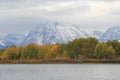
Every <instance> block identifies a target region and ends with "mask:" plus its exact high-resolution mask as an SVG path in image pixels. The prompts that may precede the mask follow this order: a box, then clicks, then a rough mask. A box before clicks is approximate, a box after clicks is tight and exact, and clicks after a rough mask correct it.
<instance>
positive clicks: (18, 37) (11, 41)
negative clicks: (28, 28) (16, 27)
mask: <svg viewBox="0 0 120 80" xmlns="http://www.w3.org/2000/svg"><path fill="white" fill-rule="evenodd" d="M24 38H25V35H24V34H7V35H6V36H5V37H4V38H3V39H1V40H0V48H5V47H7V46H12V45H16V46H20V45H21V43H22V42H23V40H24Z"/></svg>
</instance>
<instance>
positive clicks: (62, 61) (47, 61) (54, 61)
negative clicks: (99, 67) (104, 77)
mask: <svg viewBox="0 0 120 80" xmlns="http://www.w3.org/2000/svg"><path fill="white" fill-rule="evenodd" d="M75 63H120V59H42V60H33V59H32V60H0V64H75Z"/></svg>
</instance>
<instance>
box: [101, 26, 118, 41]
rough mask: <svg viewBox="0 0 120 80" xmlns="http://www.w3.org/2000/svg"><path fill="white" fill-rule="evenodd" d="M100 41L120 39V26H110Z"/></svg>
mask: <svg viewBox="0 0 120 80" xmlns="http://www.w3.org/2000/svg"><path fill="white" fill-rule="evenodd" d="M99 40H100V41H104V42H105V41H108V40H120V26H117V27H112V28H109V29H108V30H107V31H106V32H105V33H104V34H103V35H102V36H101V37H100V39H99Z"/></svg>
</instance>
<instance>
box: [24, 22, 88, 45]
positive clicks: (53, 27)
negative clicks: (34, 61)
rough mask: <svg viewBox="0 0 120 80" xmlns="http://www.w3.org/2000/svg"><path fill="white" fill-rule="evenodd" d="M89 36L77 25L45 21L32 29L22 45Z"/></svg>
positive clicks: (65, 40)
mask: <svg viewBox="0 0 120 80" xmlns="http://www.w3.org/2000/svg"><path fill="white" fill-rule="evenodd" d="M80 37H85V38H86V37H89V35H88V34H87V33H86V32H84V31H81V30H80V28H79V27H77V26H74V25H70V24H61V23H57V22H55V23H45V24H41V25H40V26H39V27H36V28H35V29H33V30H32V31H31V32H30V33H29V34H28V36H27V37H26V38H25V40H24V41H23V43H22V45H24V46H25V45H27V44H28V43H37V44H55V43H66V42H68V41H71V40H73V39H76V38H80Z"/></svg>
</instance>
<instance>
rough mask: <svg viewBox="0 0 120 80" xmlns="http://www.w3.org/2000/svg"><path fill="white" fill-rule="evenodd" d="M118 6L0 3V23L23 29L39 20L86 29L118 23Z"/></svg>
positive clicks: (62, 1)
mask: <svg viewBox="0 0 120 80" xmlns="http://www.w3.org/2000/svg"><path fill="white" fill-rule="evenodd" d="M119 4H120V1H119V0H0V24H1V23H2V25H4V26H14V27H15V26H17V25H20V24H24V26H26V24H29V22H30V23H31V22H32V21H33V23H32V24H37V23H34V20H35V19H36V20H38V21H39V20H40V19H41V18H42V19H43V18H45V19H49V20H55V21H61V22H64V23H71V24H80V25H81V26H83V27H85V26H86V27H89V28H91V27H90V26H95V25H97V26H100V25H101V26H103V25H109V24H119V21H120V5H119ZM20 18H21V20H24V19H25V20H26V21H24V22H26V24H25V23H24V22H23V21H19V19H20ZM33 18H34V19H33ZM8 20H12V21H10V22H9V21H8ZM36 20H35V21H36ZM14 22H15V23H16V24H14ZM6 23H9V25H7V24H6ZM38 23H39V22H38ZM5 24H6V25H5ZM13 24H14V25H13ZM32 24H31V25H32ZM0 26H1V25H0ZM21 26H23V25H21ZM29 26H30V25H29ZM103 27H104V26H103ZM0 28H1V27H0ZM91 29H92V28H91Z"/></svg>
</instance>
